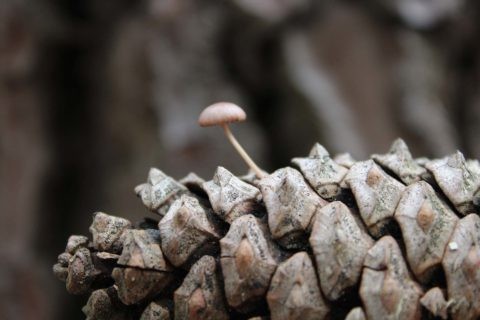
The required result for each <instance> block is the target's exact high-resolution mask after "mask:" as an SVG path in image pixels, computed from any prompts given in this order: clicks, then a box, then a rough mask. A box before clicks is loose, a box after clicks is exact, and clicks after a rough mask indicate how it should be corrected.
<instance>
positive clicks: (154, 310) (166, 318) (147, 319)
mask: <svg viewBox="0 0 480 320" xmlns="http://www.w3.org/2000/svg"><path fill="white" fill-rule="evenodd" d="M170 319H171V316H170V309H169V307H168V306H166V305H165V304H164V303H161V302H160V303H159V302H155V301H154V302H151V303H150V304H149V305H148V306H147V307H146V308H145V310H144V311H143V313H142V315H141V316H140V320H170Z"/></svg>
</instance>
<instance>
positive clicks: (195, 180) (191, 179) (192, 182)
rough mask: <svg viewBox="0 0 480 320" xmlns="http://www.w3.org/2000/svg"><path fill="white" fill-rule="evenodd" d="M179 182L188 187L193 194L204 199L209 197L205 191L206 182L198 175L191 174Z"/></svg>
mask: <svg viewBox="0 0 480 320" xmlns="http://www.w3.org/2000/svg"><path fill="white" fill-rule="evenodd" d="M178 182H179V183H181V184H183V185H184V186H185V187H187V189H188V190H189V191H190V192H192V193H193V194H195V195H197V196H199V197H202V198H206V197H208V196H207V193H206V191H205V189H203V184H204V183H205V180H204V179H203V178H201V177H199V176H198V175H197V174H196V173H194V172H190V173H188V174H187V175H186V176H185V177H183V178H182V179H180V180H179V181H178Z"/></svg>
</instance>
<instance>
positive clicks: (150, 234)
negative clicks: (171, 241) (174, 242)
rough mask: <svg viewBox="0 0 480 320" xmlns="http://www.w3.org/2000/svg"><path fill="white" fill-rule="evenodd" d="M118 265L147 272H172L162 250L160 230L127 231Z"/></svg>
mask: <svg viewBox="0 0 480 320" xmlns="http://www.w3.org/2000/svg"><path fill="white" fill-rule="evenodd" d="M118 264H119V265H121V266H126V267H132V268H139V269H146V270H157V271H163V272H170V271H172V267H171V266H170V264H169V263H168V262H167V261H166V260H165V257H164V255H163V253H162V250H161V248H160V233H159V231H158V230H127V231H126V232H125V236H124V242H123V250H122V254H121V255H120V258H119V259H118Z"/></svg>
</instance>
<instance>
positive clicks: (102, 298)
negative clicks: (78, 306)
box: [82, 287, 126, 320]
mask: <svg viewBox="0 0 480 320" xmlns="http://www.w3.org/2000/svg"><path fill="white" fill-rule="evenodd" d="M82 311H83V313H84V314H85V316H86V319H89V320H96V319H118V320H120V319H125V316H126V315H125V310H124V308H122V306H121V305H120V303H119V301H118V298H117V293H116V290H115V288H113V287H110V288H107V289H98V290H95V291H93V292H92V294H91V295H90V297H89V298H88V301H87V304H86V305H85V306H84V307H83V308H82Z"/></svg>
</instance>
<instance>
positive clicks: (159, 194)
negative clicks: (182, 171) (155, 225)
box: [135, 168, 189, 216]
mask: <svg viewBox="0 0 480 320" xmlns="http://www.w3.org/2000/svg"><path fill="white" fill-rule="evenodd" d="M188 192H189V191H188V189H187V187H185V186H184V185H183V184H181V183H180V182H178V181H176V180H175V179H173V178H172V177H170V176H167V175H166V174H165V173H163V172H162V171H161V170H159V169H157V168H151V169H150V171H149V172H148V179H147V182H146V183H143V184H140V185H138V186H136V187H135V193H136V194H137V196H139V197H140V198H141V199H142V202H143V204H144V205H145V206H146V207H147V208H148V209H149V210H151V211H153V212H155V213H157V214H159V215H160V216H163V215H165V213H166V212H167V211H168V208H169V206H170V204H171V203H173V201H175V200H176V199H178V198H179V197H180V196H181V195H182V194H185V193H188Z"/></svg>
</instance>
